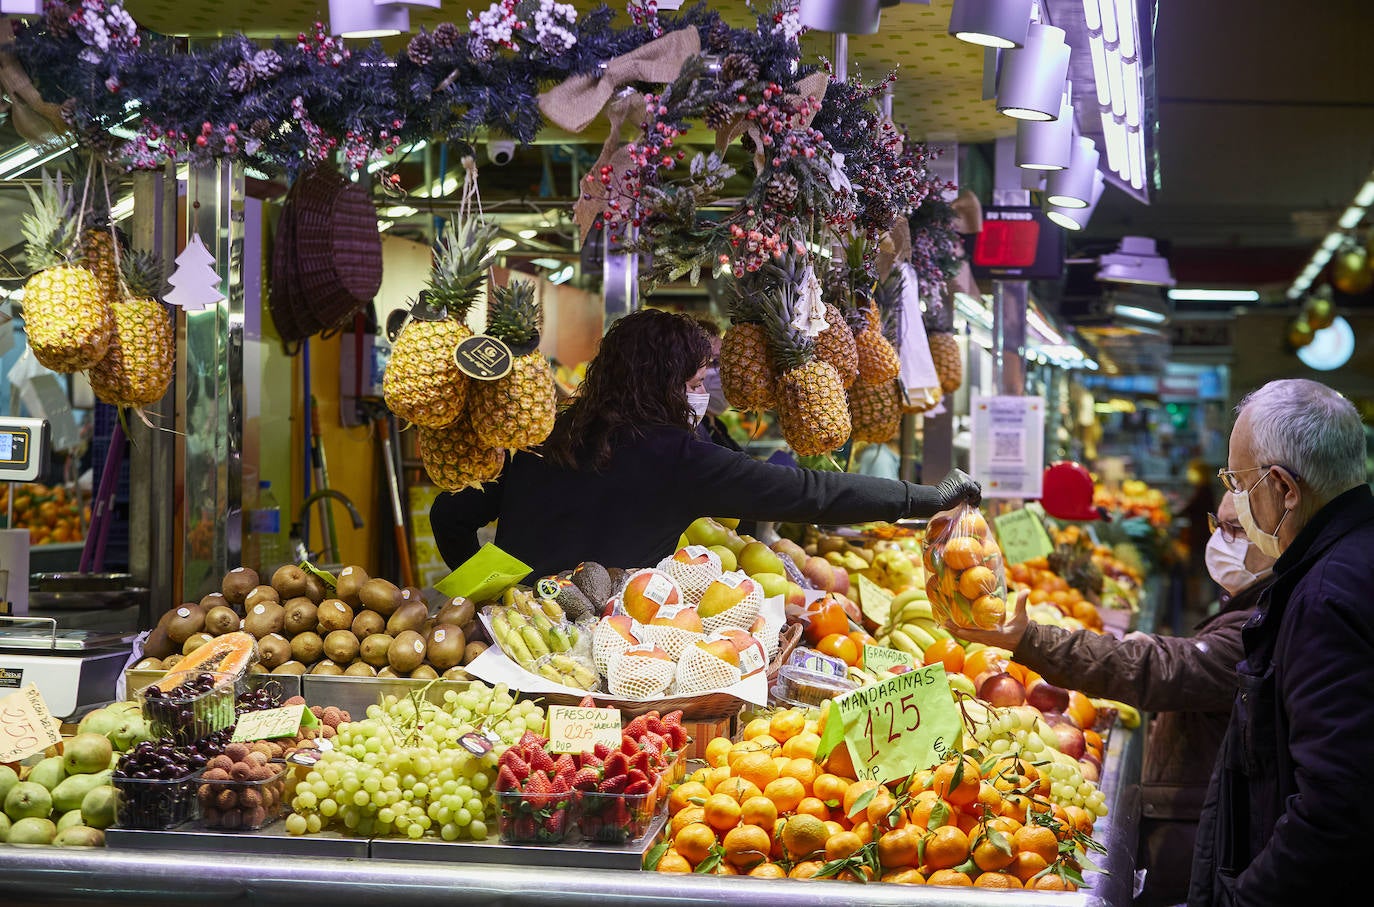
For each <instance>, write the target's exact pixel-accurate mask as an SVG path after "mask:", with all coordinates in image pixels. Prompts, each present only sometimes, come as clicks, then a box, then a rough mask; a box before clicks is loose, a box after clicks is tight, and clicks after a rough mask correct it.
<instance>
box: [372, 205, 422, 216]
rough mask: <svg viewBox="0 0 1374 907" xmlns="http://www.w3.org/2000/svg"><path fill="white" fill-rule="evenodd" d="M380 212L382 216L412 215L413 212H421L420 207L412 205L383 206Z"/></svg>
mask: <svg viewBox="0 0 1374 907" xmlns="http://www.w3.org/2000/svg"><path fill="white" fill-rule="evenodd" d="M378 213H380V214H381V215H382V217H410V216H411V215H412V214H418V213H420V209H418V208H412V207H411V206H410V205H394V206H392V207H390V208H383V209H382V210H381V211H380V212H378Z"/></svg>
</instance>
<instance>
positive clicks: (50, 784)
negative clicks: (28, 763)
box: [28, 756, 67, 790]
mask: <svg viewBox="0 0 1374 907" xmlns="http://www.w3.org/2000/svg"><path fill="white" fill-rule="evenodd" d="M65 777H67V766H66V765H65V763H64V762H63V761H62V757H61V756H49V757H48V758H46V759H44V760H43V761H42V762H40V763H38V764H37V765H35V766H34V767H33V770H32V771H30V772H29V777H28V780H29V781H31V782H33V783H34V784H41V785H43V787H44V788H45V789H46V790H52V789H53V788H54V787H57V785H59V784H61V783H62V779H63V778H65Z"/></svg>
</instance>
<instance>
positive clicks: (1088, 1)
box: [1083, 0, 1111, 31]
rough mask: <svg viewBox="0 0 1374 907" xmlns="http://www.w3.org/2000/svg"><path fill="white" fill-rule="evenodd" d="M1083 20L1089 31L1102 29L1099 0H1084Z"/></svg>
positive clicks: (1109, 0)
mask: <svg viewBox="0 0 1374 907" xmlns="http://www.w3.org/2000/svg"><path fill="white" fill-rule="evenodd" d="M1108 2H1111V0H1108ZM1083 22H1084V23H1085V24H1086V25H1087V26H1088V31H1101V30H1102V11H1101V10H1099V9H1098V8H1097V0H1083Z"/></svg>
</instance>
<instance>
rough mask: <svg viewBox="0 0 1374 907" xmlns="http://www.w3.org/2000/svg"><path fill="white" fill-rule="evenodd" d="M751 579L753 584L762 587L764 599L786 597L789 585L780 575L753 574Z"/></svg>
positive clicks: (785, 578)
mask: <svg viewBox="0 0 1374 907" xmlns="http://www.w3.org/2000/svg"><path fill="white" fill-rule="evenodd" d="M753 577H754V582H756V583H758V584H759V585H760V586H762V587H763V594H764V597H765V598H772V597H773V596H775V595H781V596H782V597H783V598H784V599H785V598H786V597H787V591H788V586H790V585H791V584H790V583H789V582H788V581H787V577H785V576H783V575H782V574H781V573H755V574H753Z"/></svg>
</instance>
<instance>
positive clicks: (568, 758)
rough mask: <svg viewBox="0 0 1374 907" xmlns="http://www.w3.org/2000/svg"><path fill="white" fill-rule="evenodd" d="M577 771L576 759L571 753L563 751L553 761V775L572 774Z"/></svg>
mask: <svg viewBox="0 0 1374 907" xmlns="http://www.w3.org/2000/svg"><path fill="white" fill-rule="evenodd" d="M576 771H577V760H576V759H574V758H573V757H572V754H571V753H564V754H563V755H561V756H559V757H558V758H557V759H555V760H554V761H553V773H554V775H572V774H573V773H574V772H576Z"/></svg>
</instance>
